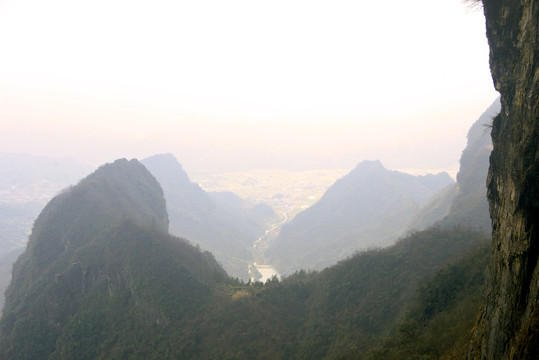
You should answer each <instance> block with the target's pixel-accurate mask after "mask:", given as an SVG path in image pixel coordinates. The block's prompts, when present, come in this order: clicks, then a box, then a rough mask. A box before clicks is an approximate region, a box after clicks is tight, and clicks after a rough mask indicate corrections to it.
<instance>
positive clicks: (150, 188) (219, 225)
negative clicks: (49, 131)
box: [0, 100, 500, 359]
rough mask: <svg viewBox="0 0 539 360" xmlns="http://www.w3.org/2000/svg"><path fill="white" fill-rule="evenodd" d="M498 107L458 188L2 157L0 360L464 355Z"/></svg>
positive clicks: (485, 225) (164, 161)
mask: <svg viewBox="0 0 539 360" xmlns="http://www.w3.org/2000/svg"><path fill="white" fill-rule="evenodd" d="M499 110H500V103H499V100H496V102H495V103H494V104H493V105H492V106H491V107H490V108H489V109H487V110H486V111H485V113H484V114H483V115H482V116H481V117H480V118H479V119H478V120H477V121H476V122H475V124H474V125H473V126H472V128H471V129H470V130H469V133H468V135H467V140H468V144H467V146H466V148H465V149H464V151H463V153H462V156H461V161H460V170H459V172H458V174H457V177H456V182H455V181H454V180H453V179H452V178H451V177H450V176H449V175H448V174H447V173H438V174H427V175H411V174H407V173H403V172H399V171H394V170H388V169H386V168H385V167H384V165H383V164H382V163H381V162H380V161H362V162H360V163H359V164H358V165H357V166H356V168H354V169H353V170H352V171H350V172H347V173H346V172H344V171H343V170H334V171H330V170H320V171H316V172H303V177H301V174H299V173H294V174H291V173H288V174H287V176H290V177H292V176H293V177H296V178H297V177H300V178H301V182H300V183H290V180H289V178H287V176H285V174H284V173H280V175H278V176H275V179H274V180H273V182H272V185H271V186H269V185H268V184H267V183H266V184H265V185H264V186H261V184H262V182H263V181H268V174H267V173H264V174H263V176H260V174H259V177H258V178H257V175H256V174H255V173H252V174H248V175H247V177H246V178H243V177H242V176H240V175H238V174H236V177H237V179H235V178H234V177H231V176H230V175H228V176H225V175H221V176H220V179H221V181H218V180H217V179H218V178H219V176H213V178H210V177H206V179H205V180H204V179H202V180H200V175H199V183H195V182H193V181H191V180H190V178H189V176H188V175H187V173H186V172H185V171H184V170H183V168H182V165H181V164H180V162H179V161H178V160H177V159H176V158H175V157H174V156H173V155H172V154H163V155H155V156H152V157H150V158H147V159H143V160H141V161H138V160H135V159H133V160H129V161H128V160H125V159H121V160H116V161H114V162H112V163H109V164H105V165H102V166H101V167H99V168H98V169H97V170H95V171H93V169H91V168H89V167H85V166H84V165H80V164H79V163H77V162H65V161H64V162H62V161H60V160H59V159H47V158H32V157H30V156H26V157H21V156H19V155H9V154H7V155H3V156H2V157H1V158H0V166H1V170H2V173H3V174H5V175H4V180H3V182H2V184H1V185H2V189H1V191H2V192H3V194H5V196H4V197H3V201H2V203H1V206H2V208H1V211H0V221H1V223H2V228H0V231H1V233H0V234H1V238H0V240H1V241H2V246H1V247H0V248H1V249H2V253H1V254H0V261H1V264H0V270H1V272H2V273H1V274H0V275H1V280H2V282H1V286H2V289H1V290H2V293H4V292H5V301H4V310H3V316H2V320H1V321H0V331H1V337H0V355H1V356H2V358H5V359H45V358H48V359H105V358H106V359H111V358H114V359H139V358H140V359H150V358H151V359H168V358H189V359H292V358H293V359H340V358H354V359H403V358H413V357H415V356H423V357H424V358H429V359H430V358H432V359H434V358H455V357H456V358H462V357H463V356H464V355H465V351H466V343H467V341H468V340H469V333H470V331H471V329H472V327H473V326H474V322H475V319H476V316H477V313H478V311H479V308H480V306H481V302H482V299H483V297H484V292H485V289H484V283H485V277H484V269H485V267H486V265H487V262H488V258H489V253H490V238H491V230H490V217H489V214H488V203H487V200H486V189H485V181H486V178H487V172H488V162H489V155H490V153H491V151H492V142H491V139H490V133H489V131H488V129H489V128H488V127H485V124H488V122H489V121H490V119H491V118H492V117H494V116H495V115H496V114H497V113H498V112H499ZM92 171H93V172H92ZM90 172H91V173H90ZM87 173H90V175H86V174H87ZM10 175H11V178H10ZM80 178H82V180H79V179H80ZM264 179H265V180H264ZM335 180H336V181H335ZM200 184H205V185H204V188H203V187H202V186H201V185H200ZM210 187H213V188H214V189H218V190H219V191H209V190H208V188H210ZM232 189H238V190H239V192H240V193H241V194H242V196H243V197H240V196H238V195H237V194H235V193H234V192H233V191H223V190H232ZM45 190H46V191H45ZM47 196H48V199H46V201H45V199H43V198H44V197H45V198H46V197H47ZM49 199H50V201H49ZM34 218H35V219H36V220H35V222H34V221H33V219H34ZM28 234H29V240H28V243H26V241H25V239H26V238H27V236H28ZM12 265H13V267H12ZM8 284H9V286H8ZM3 300H4V299H3Z"/></svg>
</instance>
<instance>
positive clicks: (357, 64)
mask: <svg viewBox="0 0 539 360" xmlns="http://www.w3.org/2000/svg"><path fill="white" fill-rule="evenodd" d="M484 34H485V26H484V16H483V14H482V10H476V11H471V10H470V9H469V8H467V6H466V5H464V4H463V3H462V2H461V1H459V0H436V1H432V0H413V1H402V0H400V1H397V0H388V1H384V2H376V1H373V2H368V3H367V2H358V1H294V0H288V1H280V0H276V1H271V2H268V1H257V0H251V1H207V0H202V1H161V0H158V1H152V2H142V1H123V0H108V1H102V0H97V1H92V2H81V1H73V0H70V1H68V0H50V1H46V2H44V1H38V0H5V1H1V2H0V152H4V153H14V152H15V153H29V154H34V155H47V156H56V157H73V158H75V159H78V160H80V161H83V162H86V163H90V164H92V165H99V164H102V163H105V162H110V161H112V160H114V159H116V158H121V157H127V158H133V157H136V158H139V159H141V158H144V157H148V156H150V155H153V154H156V153H168V152H171V153H173V154H174V155H175V156H176V157H177V158H178V160H179V161H180V162H181V163H182V164H183V166H184V168H185V169H186V171H187V172H188V173H194V172H203V171H208V172H223V171H239V170H249V169H291V170H306V169H329V168H341V169H342V168H352V167H354V166H355V165H356V164H357V163H359V162H360V161H362V160H365V159H371V160H372V159H379V160H381V161H382V163H383V164H384V165H385V166H386V167H387V168H390V169H408V170H409V169H418V170H423V171H427V170H432V171H438V170H442V169H445V170H449V171H450V172H453V173H454V171H455V169H457V168H458V160H459V158H460V155H461V152H462V150H463V149H464V147H465V144H466V133H467V131H468V129H469V127H470V126H471V125H472V123H473V122H474V121H475V120H476V119H477V118H478V117H479V116H480V115H481V113H482V112H483V111H484V110H485V109H486V108H487V107H488V106H489V105H490V104H491V103H492V102H493V101H494V99H495V98H496V97H497V93H496V92H495V90H494V88H493V85H492V80H491V76H490V71H489V66H488V44H487V40H486V36H485V35H484Z"/></svg>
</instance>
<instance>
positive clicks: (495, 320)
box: [468, 0, 539, 359]
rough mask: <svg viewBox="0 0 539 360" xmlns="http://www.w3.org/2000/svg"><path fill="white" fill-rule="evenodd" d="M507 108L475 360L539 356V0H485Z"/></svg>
mask: <svg viewBox="0 0 539 360" xmlns="http://www.w3.org/2000/svg"><path fill="white" fill-rule="evenodd" d="M483 8H484V12H485V17H486V27H487V37H488V41H489V45H490V67H491V71H492V77H493V80H494V85H495V87H496V89H497V90H498V91H499V92H500V94H501V103H502V109H501V112H500V114H499V115H498V116H497V117H496V118H495V119H494V122H493V125H492V140H493V145H494V149H493V152H492V154H491V157H490V170H489V176H488V179H487V187H488V201H489V207H490V216H491V218H492V230H493V250H492V251H493V253H492V260H491V263H490V265H489V276H488V278H489V281H488V284H487V285H488V289H489V292H488V295H487V299H486V303H485V306H484V309H483V310H482V313H481V316H480V319H479V323H478V325H477V327H476V329H475V330H474V334H473V338H472V342H471V345H470V349H469V353H468V358H469V359H536V358H537V354H539V306H537V305H538V297H539V286H538V284H539V264H538V255H539V238H538V224H539V146H538V145H539V144H538V142H539V58H538V51H537V50H538V41H539V24H538V22H539V1H537V0H522V1H515V0H484V1H483Z"/></svg>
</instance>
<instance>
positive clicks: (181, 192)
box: [141, 154, 276, 281]
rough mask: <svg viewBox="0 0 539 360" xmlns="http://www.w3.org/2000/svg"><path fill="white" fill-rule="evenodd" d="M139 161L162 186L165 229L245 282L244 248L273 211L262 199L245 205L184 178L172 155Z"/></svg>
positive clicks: (248, 259) (249, 259)
mask: <svg viewBox="0 0 539 360" xmlns="http://www.w3.org/2000/svg"><path fill="white" fill-rule="evenodd" d="M141 162H142V164H144V166H146V168H147V169H148V170H149V171H150V172H151V173H152V174H153V175H154V176H155V177H156V179H157V181H159V183H160V184H161V187H162V188H163V192H164V196H165V199H166V202H167V211H168V214H169V219H170V233H171V234H173V235H176V236H180V237H182V238H186V239H189V240H190V241H192V242H193V243H195V244H197V245H199V246H200V247H201V248H202V249H204V250H207V251H210V252H211V253H213V254H214V255H215V257H216V258H217V260H218V261H219V262H221V264H222V265H223V267H224V268H225V269H226V270H227V272H228V273H229V274H230V275H232V276H234V277H239V278H241V279H244V280H246V281H247V280H248V279H249V274H248V265H249V264H250V263H252V255H251V253H250V251H249V249H250V248H251V247H252V245H253V243H254V242H255V241H256V240H257V239H258V237H259V236H261V235H262V234H264V231H265V230H266V228H267V222H268V221H269V220H270V219H273V218H274V217H275V216H276V214H275V213H274V212H273V210H272V209H271V208H270V207H269V206H267V205H264V204H258V205H254V206H253V205H249V204H246V203H245V202H244V201H243V200H242V199H241V198H240V197H238V196H237V195H235V194H233V193H230V192H227V193H207V192H206V191H204V190H203V189H202V188H201V187H200V186H199V185H198V184H195V183H192V182H191V181H190V180H189V177H188V176H187V174H186V172H185V171H184V170H183V168H182V166H181V164H180V163H179V162H178V160H176V158H175V157H174V156H173V155H172V154H162V155H155V156H152V157H150V158H147V159H144V160H142V161H141Z"/></svg>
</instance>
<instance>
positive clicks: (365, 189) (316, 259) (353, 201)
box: [266, 161, 453, 273]
mask: <svg viewBox="0 0 539 360" xmlns="http://www.w3.org/2000/svg"><path fill="white" fill-rule="evenodd" d="M452 182H453V180H452V179H451V178H450V177H449V175H448V174H447V173H440V174H438V175H425V176H413V175H409V174H404V173H400V172H398V171H389V170H386V169H385V168H384V167H383V165H382V164H381V163H380V162H379V161H364V162H362V163H360V164H358V166H357V167H356V168H355V169H354V170H352V171H351V172H350V173H349V174H348V175H346V176H344V177H343V178H341V179H339V180H338V181H337V182H335V184H334V185H332V186H331V187H330V188H329V189H328V190H327V191H326V192H325V194H324V195H323V196H322V198H321V199H320V200H319V201H318V202H317V203H316V204H314V205H312V206H311V207H309V208H308V209H306V210H304V211H303V212H301V213H300V214H298V215H297V216H296V217H295V218H294V219H293V220H292V221H291V222H290V223H287V224H285V225H284V226H283V228H282V229H281V232H280V234H279V237H278V239H276V240H275V242H274V243H273V244H272V245H271V247H270V249H268V250H267V251H266V256H267V257H269V258H270V259H271V261H272V263H273V264H274V265H276V267H277V268H278V270H279V271H280V272H284V273H291V272H293V271H296V270H299V269H301V268H303V269H311V270H320V269H323V268H324V267H326V266H329V265H332V264H335V263H336V262H337V261H339V260H342V259H344V258H346V257H348V256H350V255H352V254H353V253H354V252H355V251H359V250H361V249H367V248H372V247H380V246H387V245H389V244H391V243H392V242H394V241H396V240H397V238H398V237H399V236H400V235H403V231H404V230H405V229H406V225H407V224H408V223H409V221H410V220H411V218H412V216H413V214H415V213H416V212H417V211H418V210H419V209H420V207H421V205H423V204H425V202H426V201H427V200H428V199H429V198H430V197H431V196H432V195H433V194H435V193H436V192H437V191H438V190H439V189H441V188H443V187H444V186H446V185H448V184H450V183H452Z"/></svg>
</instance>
